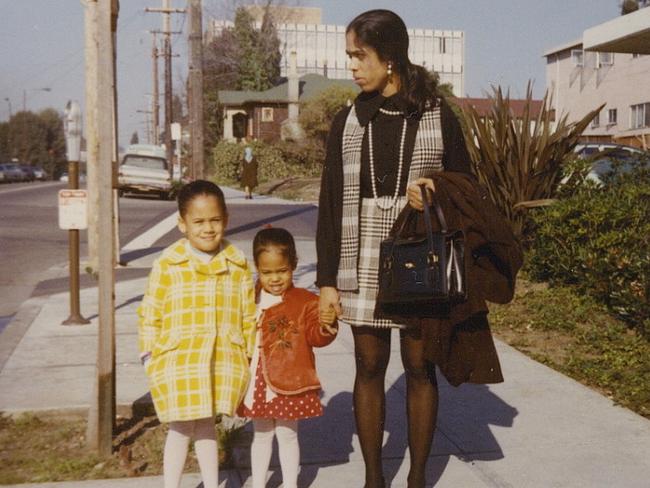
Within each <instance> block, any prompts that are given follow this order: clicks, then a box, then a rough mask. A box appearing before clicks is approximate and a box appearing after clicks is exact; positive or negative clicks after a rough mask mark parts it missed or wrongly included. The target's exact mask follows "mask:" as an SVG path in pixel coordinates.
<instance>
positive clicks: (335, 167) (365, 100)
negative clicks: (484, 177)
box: [316, 92, 470, 287]
mask: <svg viewBox="0 0 650 488" xmlns="http://www.w3.org/2000/svg"><path fill="white" fill-rule="evenodd" d="M439 103H440V104H441V106H440V119H441V126H442V138H443V146H444V149H443V157H442V164H443V167H444V169H445V171H460V172H464V173H469V172H470V164H469V155H468V153H467V149H466V147H465V141H464V139H463V133H462V130H461V128H460V124H459V123H458V120H457V119H456V116H455V114H454V113H453V111H452V110H451V108H450V107H449V105H448V104H447V103H446V102H445V101H444V100H440V101H439ZM354 107H355V111H356V114H357V119H358V120H359V123H360V124H361V125H362V126H363V127H367V125H368V122H369V121H371V120H372V132H373V159H374V169H375V185H376V186H375V188H376V190H377V196H392V195H393V194H394V191H395V183H396V182H395V180H396V178H397V172H398V164H399V149H400V140H401V134H402V126H403V123H404V120H406V124H407V125H406V139H405V144H404V160H403V168H402V177H401V181H400V189H399V195H405V194H406V186H407V183H408V175H409V169H410V166H411V157H412V155H413V147H414V145H415V136H416V134H417V129H418V126H419V123H420V118H419V116H418V115H417V114H408V113H407V107H406V101H405V100H404V99H403V98H402V97H401V96H400V95H399V94H395V95H392V96H390V97H384V96H383V95H381V94H379V93H376V92H375V93H371V94H366V93H361V94H360V95H359V96H358V97H357V99H356V100H355V102H354ZM380 108H384V109H386V110H390V111H400V112H402V113H403V114H406V117H404V116H395V115H388V114H384V113H382V112H380V110H379V109H380ZM349 112H350V108H349V107H347V108H345V109H343V110H341V111H340V112H339V113H338V114H337V115H336V116H335V117H334V121H333V122H332V126H331V128H330V133H329V137H328V142H327V155H326V158H325V164H324V166H323V175H322V181H321V191H320V202H319V211H318V228H317V231H316V250H317V255H318V264H317V277H316V284H317V286H319V287H321V286H336V274H337V271H338V265H339V257H340V247H341V245H340V244H341V218H342V209H343V161H342V157H341V151H342V137H343V130H344V128H345V120H346V119H347V116H348V113H349ZM371 181H372V180H371V177H370V159H369V155H368V130H366V131H365V134H364V136H363V144H362V149H361V188H360V190H361V197H362V198H372V196H373V193H372V186H371Z"/></svg>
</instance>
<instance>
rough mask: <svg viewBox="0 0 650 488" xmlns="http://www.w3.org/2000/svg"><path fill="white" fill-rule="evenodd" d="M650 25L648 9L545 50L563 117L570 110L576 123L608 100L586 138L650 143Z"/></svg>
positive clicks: (550, 86)
mask: <svg viewBox="0 0 650 488" xmlns="http://www.w3.org/2000/svg"><path fill="white" fill-rule="evenodd" d="M648 26H650V8H644V9H641V10H639V11H637V12H634V13H632V14H628V15H626V16H622V17H619V18H616V19H613V20H612V21H610V22H606V23H604V24H601V25H599V26H595V27H594V28H592V29H588V30H587V31H585V34H584V36H583V37H582V38H580V39H577V40H575V41H573V42H570V43H567V44H564V45H562V46H559V47H556V48H554V49H551V50H549V51H547V52H546V53H544V56H545V58H546V80H547V88H548V90H549V92H550V93H551V94H552V95H553V106H554V108H555V110H556V114H558V116H561V115H562V114H568V116H569V120H570V121H575V120H578V119H580V118H582V117H583V116H585V115H586V114H587V113H588V112H589V111H591V110H594V109H595V108H597V107H598V106H600V105H601V104H605V107H604V108H603V109H602V110H601V111H600V113H599V114H598V116H597V117H596V118H595V119H594V121H593V122H592V123H591V125H590V126H589V127H588V128H587V129H586V130H585V131H584V133H583V139H584V140H587V141H613V142H617V143H620V144H629V145H633V146H637V147H642V148H649V147H650V52H648V49H650V46H649V45H650V43H649V42H648V33H649V32H650V28H648ZM634 39H636V41H634V42H631V40H634Z"/></svg>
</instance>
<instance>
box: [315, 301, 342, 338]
mask: <svg viewBox="0 0 650 488" xmlns="http://www.w3.org/2000/svg"><path fill="white" fill-rule="evenodd" d="M335 321H336V311H335V310H334V307H330V308H329V309H327V310H325V311H323V310H321V311H320V312H319V322H320V327H321V329H322V330H324V331H326V332H328V333H329V334H331V335H336V333H337V332H338V330H337V329H336V327H332V324H334V322H335Z"/></svg>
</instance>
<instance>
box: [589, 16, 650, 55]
mask: <svg viewBox="0 0 650 488" xmlns="http://www.w3.org/2000/svg"><path fill="white" fill-rule="evenodd" d="M583 40H584V46H585V49H586V50H588V51H599V52H615V53H633V54H650V7H645V8H641V9H639V10H637V11H636V12H632V13H629V14H627V15H621V16H620V17H617V18H615V19H612V20H610V21H608V22H605V23H603V24H599V25H597V26H594V27H592V28H590V29H587V30H586V31H585V32H584V34H583Z"/></svg>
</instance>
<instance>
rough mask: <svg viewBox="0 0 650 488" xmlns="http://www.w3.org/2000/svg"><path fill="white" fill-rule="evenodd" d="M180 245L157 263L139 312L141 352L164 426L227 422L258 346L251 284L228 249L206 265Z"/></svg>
mask: <svg viewBox="0 0 650 488" xmlns="http://www.w3.org/2000/svg"><path fill="white" fill-rule="evenodd" d="M187 245H188V244H187V240H186V239H181V240H179V241H178V242H176V243H175V244H172V245H171V246H169V247H168V248H167V249H165V250H164V251H163V253H162V255H161V256H160V257H159V258H158V259H157V260H156V261H155V262H154V265H153V268H152V270H151V274H150V275H149V282H148V285H147V289H146V292H145V295H144V298H143V300H142V304H141V305H140V307H139V308H138V316H139V328H138V335H139V347H140V351H141V352H148V351H151V353H152V356H151V360H150V361H148V362H147V365H146V372H147V376H148V378H149V385H150V388H151V396H152V398H153V402H154V406H155V408H156V413H157V414H158V418H159V419H160V421H161V422H171V421H177V420H192V419H198V418H204V417H210V416H213V415H215V414H216V413H225V414H228V415H232V414H234V412H235V409H236V408H237V406H238V405H239V403H240V402H241V400H242V398H243V396H244V394H245V391H246V387H247V385H248V381H249V378H250V372H249V367H248V358H249V357H251V356H252V355H253V347H254V339H255V335H254V334H255V294H254V285H253V278H252V274H251V271H250V268H249V267H248V263H247V261H246V258H245V256H244V254H243V253H242V251H240V250H239V249H237V248H236V247H235V246H233V245H232V244H230V243H229V242H227V241H225V240H224V241H223V243H222V250H221V252H219V254H218V255H217V256H215V257H214V258H213V259H212V261H210V262H209V263H207V264H206V263H202V262H201V261H200V260H199V259H197V258H196V257H195V256H194V255H192V254H191V253H190V252H188V248H187Z"/></svg>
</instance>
